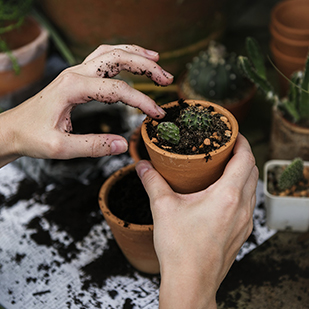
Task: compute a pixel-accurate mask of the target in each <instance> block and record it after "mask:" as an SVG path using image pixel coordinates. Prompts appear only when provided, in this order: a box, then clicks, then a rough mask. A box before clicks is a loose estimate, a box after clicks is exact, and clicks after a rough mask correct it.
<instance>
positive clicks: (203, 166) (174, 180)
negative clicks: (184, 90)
mask: <svg viewBox="0 0 309 309" xmlns="http://www.w3.org/2000/svg"><path fill="white" fill-rule="evenodd" d="M186 103H188V104H190V105H195V104H200V105H203V106H205V107H208V106H210V105H211V106H213V107H214V110H215V111H216V112H218V113H220V114H222V115H224V116H225V117H227V118H228V120H229V122H230V124H231V126H232V136H231V139H230V141H229V142H227V143H226V144H225V145H224V146H222V147H221V148H219V149H218V150H216V151H212V152H211V153H210V156H211V159H209V160H207V161H206V159H205V154H198V155H180V154H176V153H171V152H168V151H166V150H163V149H161V148H159V147H158V146H156V145H155V144H153V143H152V142H151V141H150V139H149V136H148V134H147V123H148V122H150V121H151V120H152V119H151V118H150V117H147V118H146V119H145V120H144V122H143V124H142V138H143V140H144V143H145V145H146V148H147V151H148V153H149V156H150V159H151V162H152V164H153V166H154V167H155V169H156V170H157V171H158V172H159V173H160V174H161V175H162V176H163V177H164V178H165V179H166V181H167V182H168V183H169V184H170V186H171V187H172V189H173V190H175V191H176V192H179V193H192V192H197V191H200V190H203V189H205V188H207V187H208V186H209V185H211V184H212V183H214V182H215V181H216V180H218V179H219V177H220V176H221V175H222V173H223V171H224V168H225V165H226V164H227V162H228V161H229V159H230V157H231V154H232V150H233V147H234V144H235V141H236V138H237V135H238V123H237V121H236V119H235V117H234V116H233V115H232V114H231V113H230V112H229V111H228V110H227V109H225V108H224V107H222V106H220V105H218V104H214V103H211V102H207V101H201V100H186ZM177 104H178V101H174V102H171V103H168V104H165V105H163V106H162V107H164V108H169V107H172V106H175V105H177Z"/></svg>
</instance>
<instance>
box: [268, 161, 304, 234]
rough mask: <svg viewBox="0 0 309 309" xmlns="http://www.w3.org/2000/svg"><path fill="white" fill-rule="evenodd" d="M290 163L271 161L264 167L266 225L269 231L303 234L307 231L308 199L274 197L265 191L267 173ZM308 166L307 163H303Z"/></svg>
mask: <svg viewBox="0 0 309 309" xmlns="http://www.w3.org/2000/svg"><path fill="white" fill-rule="evenodd" d="M291 162H292V161H288V160H271V161H268V162H266V163H265V165H264V194H265V207H266V223H267V226H268V227H269V228H271V229H276V230H291V231H298V232H304V231H307V230H309V198H307V197H288V196H275V195H272V194H270V193H269V192H268V191H267V172H268V170H269V169H270V168H272V167H273V166H276V165H288V164H290V163H291ZM304 165H305V166H309V162H304Z"/></svg>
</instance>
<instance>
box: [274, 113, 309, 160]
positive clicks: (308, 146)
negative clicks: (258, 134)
mask: <svg viewBox="0 0 309 309" xmlns="http://www.w3.org/2000/svg"><path fill="white" fill-rule="evenodd" d="M270 157H271V159H282V160H293V159H294V158H296V157H301V158H302V159H303V160H305V161H308V160H309V128H304V127H300V126H298V125H295V124H293V123H291V122H289V121H287V120H286V119H285V118H284V117H283V116H282V114H281V112H280V111H278V110H277V109H276V108H273V110H272V125H271V133H270Z"/></svg>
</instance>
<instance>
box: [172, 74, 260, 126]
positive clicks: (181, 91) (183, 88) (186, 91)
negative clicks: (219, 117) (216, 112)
mask: <svg viewBox="0 0 309 309" xmlns="http://www.w3.org/2000/svg"><path fill="white" fill-rule="evenodd" d="M185 81H186V74H182V75H181V76H180V77H179V79H178V81H177V93H178V97H179V99H185V100H196V99H199V100H207V98H204V97H202V96H200V95H197V94H195V93H193V92H192V89H190V88H189V87H190V86H189V83H186V82H185ZM255 93H256V87H255V86H254V85H252V88H250V89H248V92H247V93H246V95H245V96H244V97H243V98H242V99H241V100H239V101H235V102H233V103H230V102H224V101H223V102H216V103H217V104H219V105H222V106H223V107H224V108H226V109H227V110H229V111H230V112H231V113H232V114H233V115H234V116H235V117H236V119H237V121H238V122H242V121H243V120H245V119H246V117H247V115H248V113H249V110H250V107H251V102H252V98H253V97H254V95H255Z"/></svg>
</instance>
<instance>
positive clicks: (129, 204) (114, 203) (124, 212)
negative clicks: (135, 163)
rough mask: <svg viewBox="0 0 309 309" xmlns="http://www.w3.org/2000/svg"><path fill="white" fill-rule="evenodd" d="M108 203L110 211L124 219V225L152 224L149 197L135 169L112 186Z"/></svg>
mask: <svg viewBox="0 0 309 309" xmlns="http://www.w3.org/2000/svg"><path fill="white" fill-rule="evenodd" d="M108 204H109V208H110V210H111V212H112V213H113V214H114V215H115V216H117V217H118V218H120V219H122V220H124V221H125V222H126V225H128V224H130V223H135V224H153V220H152V214H151V210H150V203H149V197H148V195H147V193H146V191H145V189H144V187H143V185H142V183H141V181H140V179H139V177H138V176H137V173H136V172H135V170H134V171H132V172H130V173H128V174H127V175H125V176H124V177H123V178H122V179H120V180H119V181H118V182H117V183H116V185H114V186H113V187H112V189H111V190H110V193H109V197H108Z"/></svg>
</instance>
